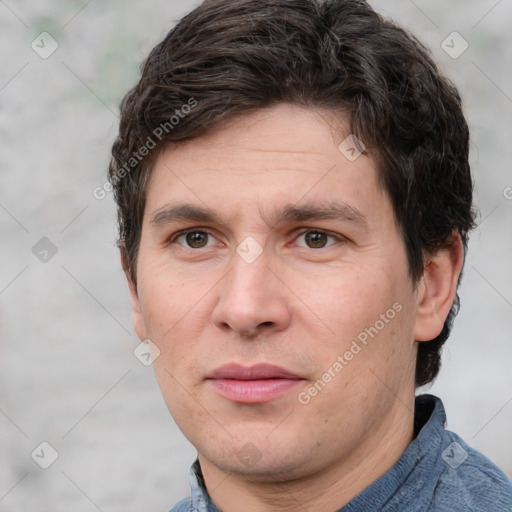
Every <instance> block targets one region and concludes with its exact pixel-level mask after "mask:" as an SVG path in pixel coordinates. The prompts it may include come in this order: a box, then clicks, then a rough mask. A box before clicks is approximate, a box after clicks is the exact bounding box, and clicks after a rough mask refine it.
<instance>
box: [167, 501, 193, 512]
mask: <svg viewBox="0 0 512 512" xmlns="http://www.w3.org/2000/svg"><path fill="white" fill-rule="evenodd" d="M195 510H196V509H195V508H194V506H193V505H192V500H191V499H190V498H185V499H183V500H181V501H179V502H178V503H176V505H174V507H172V508H171V510H169V512H192V511H195Z"/></svg>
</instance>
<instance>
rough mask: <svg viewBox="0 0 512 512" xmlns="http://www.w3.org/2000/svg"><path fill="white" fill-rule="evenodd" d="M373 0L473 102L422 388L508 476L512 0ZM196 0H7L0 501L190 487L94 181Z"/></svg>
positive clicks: (46, 507) (168, 501)
mask: <svg viewBox="0 0 512 512" xmlns="http://www.w3.org/2000/svg"><path fill="white" fill-rule="evenodd" d="M371 3H372V5H374V6H375V8H376V9H377V10H379V11H381V12H383V13H385V14H386V15H389V16H392V17H393V18H394V19H395V20H396V21H398V22H399V23H402V24H404V25H405V26H407V27H408V28H409V29H411V30H412V31H413V32H414V33H415V34H417V35H418V36H419V38H420V39H422V40H423V41H424V42H426V43H427V44H428V45H429V46H430V47H431V49H432V52H433V53H434V56H435V58H436V60H437V61H438V63H439V64H440V66H441V68H442V69H443V71H444V72H445V74H447V75H448V76H449V77H450V78H451V79H452V80H453V81H454V82H455V83H456V84H457V85H458V86H459V88H460V91H461V93H462V95H463V98H464V101H465V108H466V113H467V118H468V121H469V124H470V127H471V130H472V136H473V139H472V155H471V160H472V165H473V170H474V176H475V181H476V200H477V204H478V207H479V209H480V211H481V218H480V220H479V222H480V225H479V227H478V229H477V230H476V231H475V232H474V234H473V238H472V241H471V244H470V251H469V255H468V258H467V261H466V268H465V276H464V279H463V283H462V286H461V289H460V294H461V297H462V309H461V312H460V314H459V317H458V319H457V321H456V326H455V330H454V332H453V335H452V337H451V339H450V341H449V343H448V345H447V348H446V350H445V354H444V367H443V370H442V374H441V376H440V378H439V379H438V380H437V382H436V384H435V385H434V386H433V387H432V388H431V389H430V392H431V393H433V394H437V395H438V396H440V397H442V398H443V400H444V402H445V405H446V408H447V412H448V427H449V428H450V429H451V430H454V431H455V432H457V433H458V434H459V435H461V436H462V437H463V438H464V439H465V440H466V441H467V442H468V443H470V444H471V445H473V446H474V447H476V448H477V449H479V450H480V451H482V452H483V453H484V454H485V455H487V456H488V457H490V458H491V459H492V460H494V461H495V462H496V463H497V464H498V465H500V466H501V467H502V468H503V469H504V470H505V471H506V472H507V473H508V474H509V475H511V476H512V439H511V432H512V428H511V427H512V368H511V366H512V337H511V335H510V333H511V331H512V286H511V284H512V266H511V263H510V262H511V257H510V255H511V252H512V173H511V162H512V138H511V134H512V129H511V118H512V62H511V57H510V48H511V47H512V32H511V30H510V27H511V26H512V2H511V1H510V0H500V1H496V0H474V1H471V2H468V1H451V2H449V3H448V2H445V1H441V0H435V1H434V0H415V1H412V0H393V1H383V0H382V1H381V0H379V1H373V2H371ZM195 5H196V3H195V2H187V1H178V0H172V1H163V0H160V1H159V0H147V1H145V2H142V1H138V2H136V1H135V0H124V1H120V0H117V1H114V0H112V1H108V2H105V1H103V2H102V1H99V0H90V1H86V0H80V1H79V0H67V1H64V0H46V1H44V2H40V1H39V2H36V0H17V1H16V0H5V1H2V0H0V37H1V41H2V48H1V50H0V145H1V146H0V171H1V172H0V234H1V243H0V511H9V512H11V511H20V510H27V511H31V510H41V511H52V512H59V511H69V510H73V511H74V512H91V511H95V510H100V511H103V512H121V511H123V512H131V511H140V510H144V511H150V510H152V511H155V512H156V511H167V510H169V508H171V506H172V505H173V504H174V503H175V502H176V501H177V500H178V499H180V498H181V497H184V496H185V495H187V494H188V482H187V473H188V468H189V465H190V463H191V462H192V461H193V459H194V457H195V452H194V449H193V448H192V447H191V446H190V445H189V443H188V442H187V441H186V440H185V438H184V437H183V436H182V435H181V433H180V432H179V430H178V428H177V427H176V426H175V424H174V422H173V420H172V418H171V417H170V415H169V414H168V412H167V409H166V407H165V404H164V402H163V399H162V398H161V396H160V391H159V389H158V387H157V384H156V381H155V378H154V376H153V372H152V368H151V367H146V366H144V365H143V364H142V363H141V362H140V361H139V360H138V359H137V358H136V357H135V356H134V354H133V350H134V349H135V348H136V347H137V346H138V345H139V340H138V339H137V336H136V335H135V334H134V332H133V329H132V326H131V318H130V307H129V300H128V293H127V288H126V286H125V283H124V280H123V279H124V278H123V276H122V273H121V269H120V265H119V261H118V255H117V251H116V249H115V239H116V229H115V209H114V204H113V199H112V196H111V194H110V193H107V194H106V195H105V197H104V199H97V198H95V197H94V195H93V191H94V190H95V188H96V187H98V186H100V187H101V186H102V185H103V183H104V182H105V181H106V178H105V172H106V168H107V164H108V160H109V151H110V146H111V144H112V141H113V139H114V137H115V135H116V129H117V122H118V120H117V113H118V105H119V102H120V100H121V98H122V96H123V95H124V93H125V92H126V91H127V90H128V88H129V87H131V85H132V84H133V83H134V82H135V80H136V78H137V76H138V71H139V65H140V63H141V62H142V60H143V59H144V58H145V56H146V55H147V53H148V52H149V50H150V49H151V48H152V46H153V45H154V44H156V43H157V42H158V41H159V40H160V39H161V38H162V37H163V36H164V35H165V34H166V32H167V31H168V30H169V28H170V27H171V26H172V25H173V24H174V23H175V22H176V21H177V20H178V19H179V18H180V17H181V16H182V15H183V14H185V13H186V12H188V11H189V10H191V9H192V8H193V7H194V6H195ZM453 32H457V33H458V34H453ZM42 33H47V34H43V35H41V34H42ZM443 41H444V43H443ZM57 45H58V47H57ZM466 45H468V47H467V49H466ZM464 50H465V51H464ZM52 51H53V53H51V52H52ZM96 195H98V194H96ZM42 442H46V443H49V444H50V445H51V447H53V448H50V447H49V446H48V445H46V444H43V445H41V443H42ZM53 449H55V450H56V452H57V453H58V458H57V459H56V460H55V462H54V463H53V464H51V465H50V466H49V467H48V468H47V469H43V468H42V467H41V466H45V465H48V464H50V463H51V462H52V461H53V459H54V458H55V453H54V452H53V451H52V450H53Z"/></svg>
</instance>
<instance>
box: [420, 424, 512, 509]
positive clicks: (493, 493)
mask: <svg viewBox="0 0 512 512" xmlns="http://www.w3.org/2000/svg"><path fill="white" fill-rule="evenodd" d="M443 434H444V435H443V450H442V452H441V454H440V458H439V460H438V461H437V463H438V464H439V465H440V466H441V467H442V470H441V472H440V474H439V479H438V481H437V485H436V486H435V490H434V494H433V496H432V501H431V507H430V508H429V509H428V510H429V512H445V511H446V512H448V511H449V512H455V511H457V512H458V511H460V512H466V511H467V512H489V511H490V510H492V511H493V512H512V482H511V481H510V479H509V478H508V477H507V476H506V475H505V473H503V471H501V470H500V469H499V468H498V467H497V466H496V465H495V464H494V463H493V462H491V461H490V460H489V459H488V458H487V457H485V456H484V455H483V454H481V453H480V452H478V451H477V450H475V449H473V448H471V447H470V446H468V445H467V444H466V443H465V442H464V441H463V440H462V439H461V438H460V437H459V436H457V435H456V434H454V433H453V432H450V431H448V430H445V431H444V433H443ZM454 506H456V507H457V508H454Z"/></svg>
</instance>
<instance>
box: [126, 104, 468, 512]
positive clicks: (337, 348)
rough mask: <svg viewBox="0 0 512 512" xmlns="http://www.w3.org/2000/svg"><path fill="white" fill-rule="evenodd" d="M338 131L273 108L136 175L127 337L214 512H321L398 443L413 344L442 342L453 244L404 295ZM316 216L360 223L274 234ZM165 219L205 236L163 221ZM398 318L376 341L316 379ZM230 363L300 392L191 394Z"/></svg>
mask: <svg viewBox="0 0 512 512" xmlns="http://www.w3.org/2000/svg"><path fill="white" fill-rule="evenodd" d="M342 121H343V119H342ZM344 126H345V125H344V124H343V122H340V120H339V116H338V118H334V117H332V114H328V113H326V112H321V111H317V110H312V109H306V108H302V107H297V106H291V105H287V104H281V105H278V106H274V107H272V108H269V109H265V110H261V111H258V112H255V113H251V114H247V115H244V116H242V117H240V118H238V119H237V120H235V121H231V122H229V123H227V124H225V125H222V126H220V127H218V128H217V129H215V130H214V131H212V132H210V133H209V134H208V135H206V136H203V137H201V138H198V139H195V140H192V141H189V142H187V143H185V144H182V145H180V146H178V147H170V148H167V149H166V150H164V151H163V152H162V153H161V154H160V155H159V157H158V159H157V162H156V165H155V167H154V169H153V171H152V176H151V179H150V182H149V185H148V189H147V204H146V210H145V215H144V224H143V228H142V235H141V244H140V250H139V255H138V261H137V286H135V285H134V284H133V282H132V280H131V279H130V276H129V273H128V272H127V276H128V281H129V285H130V290H131V295H132V301H133V315H134V325H135V329H136V332H137V334H138V335H139V337H140V338H141V339H143V340H148V339H150V340H151V342H152V344H154V346H156V347H158V350H159V351H160V355H159V357H158V358H157V359H156V361H155V362H154V367H155V371H156V376H157V379H158V382H159V385H160V387H161V390H162V393H163V396H164V398H165V401H166V403H167V406H168V408H169V410H170V412H171V414H172V415H173V417H174V419H175V421H176V422H177V424H178V426H179V427H180V429H181V430H182V432H183V433H184V434H185V436H186V437H187V438H188V439H189V440H190V442H191V443H192V444H193V445H194V446H195V447H196V448H197V451H198V455H199V460H200V463H201V467H202V470H203V474H204V477H205V482H206V485H207V488H208V490H209V492H210V495H211V496H212V499H213V500H214V501H215V503H216V504H217V506H218V507H219V508H221V509H222V510H223V511H225V512H235V511H239V510H241V508H240V507H241V506H242V505H243V510H245V511H247V512H251V511H256V510H257V511H260V512H261V511H265V510H272V511H277V510H283V511H285V510H286V511H288V510H290V511H291V510H293V511H296V510H299V509H300V507H299V506H298V503H300V504H301V505H302V506H303V507H304V509H306V510H308V511H310V512H314V511H325V510H336V509H337V508H340V507H342V506H343V505H345V504H346V503H347V502H349V501H350V500H351V499H352V498H353V497H355V496H356V495H357V494H358V493H359V492H361V491H362V490H363V489H364V488H365V487H367V486H368V485H369V484H370V483H372V482H373V481H375V480H376V479H377V478H378V477H380V476H381V475H382V474H384V473H385V472H386V471H387V470H388V469H389V468H390V467H391V466H392V465H393V464H394V463H395V462H396V461H397V460H398V459H399V457H400V455H401V454H402V453H403V452H404V450H405V449H406V447H407V445H408V444H409V443H410V441H411V440H412V438H413V409H414V392H415V388H414V369H415V361H416V353H417V344H418V342H421V341H424V340H430V339H433V338H434V337H435V336H437V334H439V332H440V331H441V329H442V326H443V322H444V320H445V318H446V316H447V314H448V311H449V309H450V306H451V304H452V302H453V298H454V295H455V290H456V283H457V277H458V275H459V273H460V269H461V266H462V262H463V251H462V246H461V242H460V239H459V238H458V236H456V235H455V236H454V243H453V244H452V246H451V247H450V248H449V249H446V250H442V251H439V252H438V253H436V254H435V255H431V256H429V257H428V258H427V264H426V268H425V274H424V276H423V278H422V279H421V280H420V282H419V283H417V285H416V286H413V282H412V281H411V279H410V276H409V273H408V266H407V259H406V254H405V250H404V246H403V241H402V238H401V235H400V232H399V229H398V227H397V225H396V222H395V217H394V213H393V209H392V205H391V203H390V200H389V198H388V197H387V195H386V194H385V192H384V191H382V190H381V189H380V188H379V186H378V183H377V172H378V170H377V168H376V164H375V163H374V160H373V159H372V158H371V155H370V156H365V155H361V156H360V157H359V158H357V159H356V160H355V161H353V162H352V161H349V160H348V159H347V158H346V157H345V156H344V155H343V154H342V153H341V152H340V151H339V149H338V146H339V144H340V142H341V141H343V139H344V138H345V137H346V136H347V135H348V132H347V130H346V129H344ZM333 202H337V203H338V204H339V203H345V204H347V205H350V206H351V207H352V208H357V210H359V212H360V213H361V214H362V215H363V216H364V218H365V219H366V220H365V222H364V223H363V222H357V221H354V220H349V219H310V220H293V219H292V220H286V221H277V218H278V214H279V212H280V211H281V210H283V208H285V207H286V206H290V205H293V206H301V207H303V206H305V205H306V204H307V205H313V204H314V205H316V206H325V205H327V204H331V203H333ZM181 203H189V204H191V205H195V206H199V207H202V208H209V209H211V210H213V211H214V212H215V213H216V214H217V216H218V217H219V219H218V220H216V221H213V222H210V221H209V222H200V221H196V220H178V221H176V220H174V221H173V220H172V219H169V218H168V216H167V217H166V216H165V214H163V215H162V211H163V210H165V209H166V208H169V207H170V206H175V205H177V204H181ZM159 213H160V217H159V220H160V222H158V223H154V222H152V220H154V219H155V218H156V217H157V216H158V214H159ZM306 228H307V230H308V232H309V233H311V232H315V230H323V231H325V232H327V236H324V235H317V238H316V240H317V241H318V240H320V242H321V243H320V244H319V245H320V247H318V246H313V247H311V242H308V240H310V239H308V237H307V236H306V234H305V233H304V231H305V230H306ZM185 229H191V230H198V231H201V232H204V231H206V232H208V233H210V234H211V236H204V235H203V238H201V235H199V238H200V240H203V241H204V240H206V247H199V248H193V247H190V245H187V239H186V238H185V236H181V237H179V233H180V232H181V231H183V230H185ZM247 237H252V239H254V240H255V241H256V242H257V244H259V246H260V247H261V249H262V250H263V252H262V253H261V254H260V255H259V256H258V257H257V258H256V259H255V261H253V262H251V263H248V262H247V261H246V260H245V259H244V258H242V257H241V256H240V255H239V254H238V253H237V252H236V249H237V247H239V245H240V244H241V243H242V242H244V243H245V242H246V241H247V240H246V239H247ZM308 243H309V244H310V245H309V246H308ZM251 244H252V245H253V246H254V247H256V248H257V246H256V245H255V244H254V242H252V241H251ZM322 245H324V246H322ZM242 247H246V248H247V246H246V245H245V246H244V245H243V244H242ZM250 251H253V252H254V249H250ZM125 270H126V266H125ZM397 304H398V305H399V307H400V308H399V309H400V311H399V312H396V314H395V315H393V318H392V319H389V318H388V322H386V323H385V325H384V327H383V328H382V329H380V328H379V329H377V330H378V334H377V335H374V336H373V337H371V338H370V337H369V338H368V342H367V344H366V345H362V344H361V343H359V345H360V346H361V350H360V352H358V353H357V354H356V355H354V356H353V358H351V360H350V361H346V360H345V361H346V364H344V365H343V369H342V370H341V371H338V372H336V371H334V370H332V368H333V364H334V363H335V362H336V361H339V359H338V356H343V355H344V354H345V353H346V351H347V350H348V349H350V347H351V344H352V342H353V340H356V339H357V336H358V335H360V333H362V332H364V331H365V329H367V328H370V327H372V326H375V325H377V324H376V322H377V321H378V320H379V319H381V318H382V317H381V315H383V314H384V315H386V312H387V311H388V310H390V309H393V305H395V309H397V308H398V307H397V306H396V305H397ZM378 325H379V327H380V325H382V324H378ZM230 362H237V363H239V364H241V365H244V366H250V365H253V364H256V363H271V364H276V365H279V366H281V367H284V368H286V369H288V370H290V371H293V372H294V373H295V374H297V375H299V376H300V377H301V378H302V379H303V380H301V381H300V382H299V383H298V384H297V385H296V386H294V387H293V389H291V390H290V391H287V392H286V393H284V394H282V395H280V396H278V397H277V398H275V399H273V400H271V401H269V402H266V403H256V404H241V403H238V402H234V401H232V400H228V399H226V398H224V397H222V396H220V395H219V394H218V393H217V391H216V390H215V388H214V387H213V386H212V385H211V381H209V380H207V377H208V376H209V375H210V374H211V372H212V371H213V370H214V369H216V368H218V367H219V366H221V365H224V364H226V363H230ZM329 369H331V373H330V375H331V378H330V379H328V377H325V373H326V372H327V373H328V372H329ZM333 375H334V376H333ZM322 376H324V377H322ZM319 379H323V382H324V383H325V380H328V382H327V383H325V386H323V387H322V388H321V391H319V392H317V394H316V395H315V396H310V395H308V396H310V400H309V401H308V403H307V404H304V403H301V401H299V399H298V396H299V393H301V392H302V393H304V392H307V390H308V389H311V386H312V385H314V383H315V382H317V381H318V380H319ZM302 396H304V394H303V395H302Z"/></svg>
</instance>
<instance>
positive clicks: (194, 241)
mask: <svg viewBox="0 0 512 512" xmlns="http://www.w3.org/2000/svg"><path fill="white" fill-rule="evenodd" d="M185 238H186V240H187V244H188V245H189V246H190V247H193V248H196V249H197V248H199V247H204V246H205V245H206V244H207V243H208V234H207V233H204V232H203V231H193V232H191V233H187V235H186V237H185Z"/></svg>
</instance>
